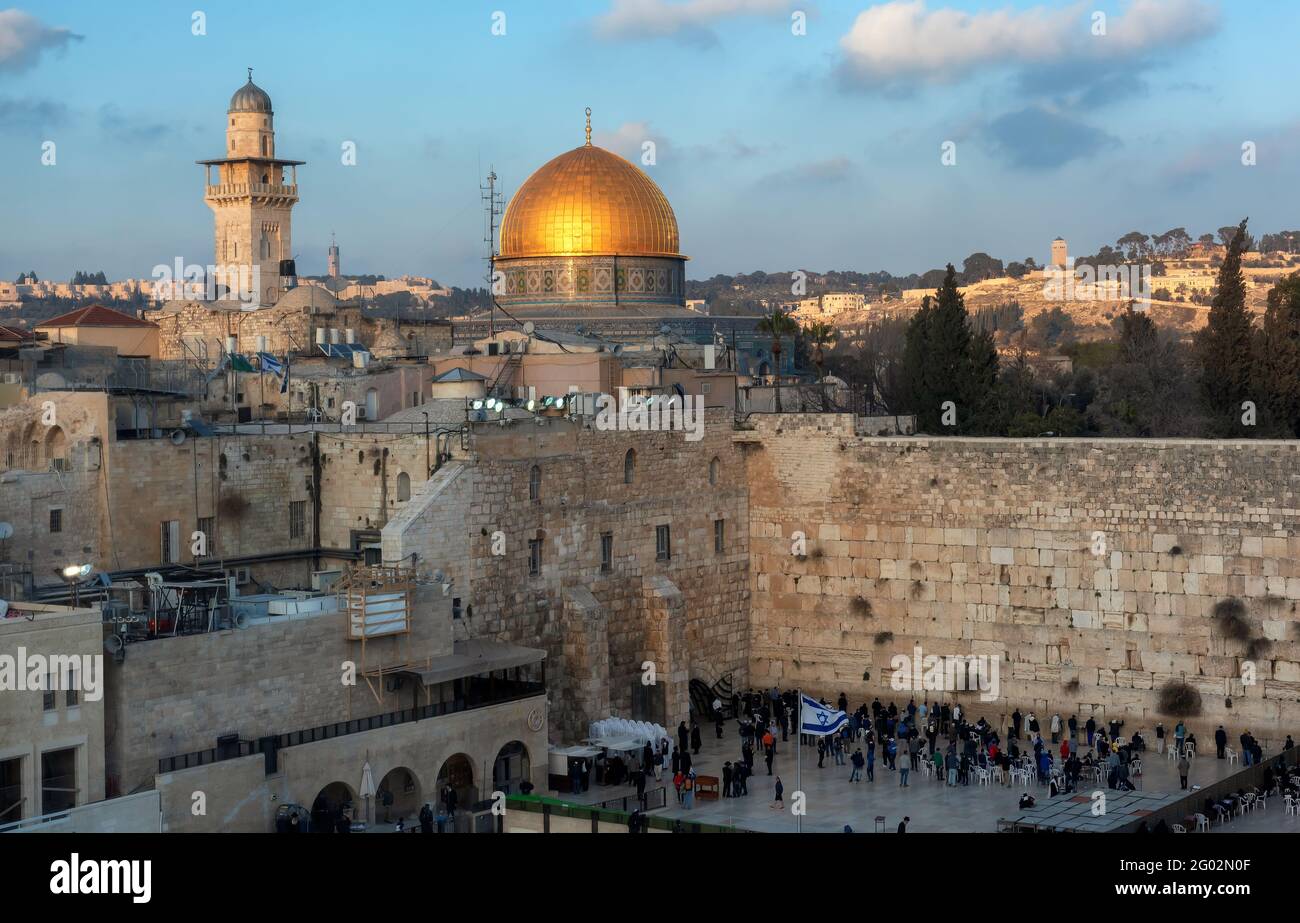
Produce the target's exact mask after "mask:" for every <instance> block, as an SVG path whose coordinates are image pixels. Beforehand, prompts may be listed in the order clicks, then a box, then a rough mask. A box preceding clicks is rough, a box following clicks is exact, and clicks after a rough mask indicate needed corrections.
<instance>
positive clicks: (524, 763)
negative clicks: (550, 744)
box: [492, 740, 532, 795]
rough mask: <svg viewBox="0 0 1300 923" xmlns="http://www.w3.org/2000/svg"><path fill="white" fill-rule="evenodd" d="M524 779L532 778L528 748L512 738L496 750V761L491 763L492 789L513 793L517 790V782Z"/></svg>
mask: <svg viewBox="0 0 1300 923" xmlns="http://www.w3.org/2000/svg"><path fill="white" fill-rule="evenodd" d="M526 779H527V780H529V781H531V780H532V761H531V760H529V758H528V748H527V747H525V746H524V745H523V743H522V742H520V741H518V740H512V741H510V743H508V744H506V745H505V746H504V747H502V748H501V749H500V750H499V751H498V752H497V761H496V762H495V763H493V764H492V790H493V791H495V792H505V793H506V794H507V795H509V794H514V793H517V792H518V791H519V783H520V782H523V781H524V780H526Z"/></svg>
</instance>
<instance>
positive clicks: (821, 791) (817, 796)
mask: <svg viewBox="0 0 1300 923" xmlns="http://www.w3.org/2000/svg"><path fill="white" fill-rule="evenodd" d="M704 730H705V735H704V740H703V743H704V746H703V748H702V749H701V751H700V754H699V756H698V757H696V758H695V763H694V765H695V769H696V772H697V773H698V774H700V775H716V776H719V777H721V775H722V763H723V761H724V760H727V759H731V760H733V761H734V759H736V758H738V757H739V755H740V736H739V733H738V731H737V729H736V724H735V722H728V723H727V725H726V727H725V731H724V735H725V736H724V738H723V740H721V741H719V740H716V739H715V738H714V729H713V726H712V725H709V726H707V727H706V728H705V729H704ZM795 746H796V744H795V741H794V739H793V738H791V740H789V741H786V742H784V743H782V742H781V741H778V742H777V755H776V759H775V760H774V761H773V764H772V771H773V775H772V776H771V777H769V776H768V775H767V767H766V766H765V765H764V763H763V760H762V759H761V758H756V759H755V761H754V770H755V775H754V776H752V777H751V778H750V780H749V795H748V796H747V797H741V798H719V799H717V800H716V801H712V800H709V801H703V800H700V799H699V798H696V801H695V808H694V809H693V810H690V811H688V810H686V809H685V808H684V807H681V806H679V805H678V804H677V799H676V794H675V793H674V791H673V786H672V780H671V778H669V777H665V778H664V779H663V780H662V781H660V782H657V783H656V782H654V781H653V780H651V781H650V784H649V785H648V786H647V789H648V790H652V789H654V788H656V787H658V786H660V785H662V786H664V787H666V788H667V789H668V808H667V809H665V810H663V811H656V812H654V813H656V814H658V815H660V816H667V817H681V818H683V819H684V820H693V821H700V822H704V823H711V824H720V825H724V826H735V827H737V828H741V829H746V830H755V831H762V832H769V833H793V832H794V831H795V818H794V817H793V816H792V815H791V813H790V803H791V797H792V795H793V793H794V791H795V789H796V787H797V786H796V784H795V775H796V773H795ZM900 765H901V763H900ZM851 769H852V767H851V766H850V765H848V764H847V757H846V764H845V765H844V766H835V765H834V764H833V761H832V760H831V758H830V757H829V756H828V757H827V758H826V760H825V765H824V767H823V768H821V769H818V768H817V751H816V750H815V749H814V748H812V747H806V748H805V749H804V754H803V790H804V792H805V793H806V794H807V811H808V813H807V814H806V815H805V816H804V818H803V824H802V828H803V830H804V831H805V832H819V833H840V832H842V831H843V829H844V825H845V824H849V825H850V826H852V827H853V830H854V832H855V833H870V832H872V830H873V828H874V819H875V817H876V816H877V815H883V816H884V817H885V822H884V828H885V831H886V832H888V833H893V832H894V831H895V830H896V829H897V828H898V822H899V821H900V820H902V818H903V816H904V815H907V816H910V817H911V818H912V820H911V822H910V823H909V824H908V831H909V832H912V833H993V832H996V830H997V822H998V819H999V818H1001V817H1012V816H1015V815H1016V814H1018V813H1019V808H1018V802H1019V799H1020V795H1021V793H1022V792H1023V791H1024V790H1025V789H1024V787H1023V786H1021V787H1019V788H1011V787H1008V786H1000V785H997V784H996V783H995V784H994V785H992V786H991V787H988V786H977V785H975V784H974V782H973V781H972V784H970V785H969V786H957V787H955V788H950V787H949V786H947V785H946V784H940V783H939V782H937V781H935V778H934V777H933V775H932V776H931V777H930V778H928V779H927V778H926V777H925V776H924V775H923V774H922V773H921V772H920V771H919V770H918V771H913V772H912V773H911V774H910V777H909V779H908V787H907V788H902V787H901V786H900V785H899V775H898V773H897V772H890V771H889V770H888V769H886V768H885V766H884V763H883V762H882V761H881V760H880V759H877V760H876V778H875V781H874V782H868V781H866V780H865V775H866V773H865V770H864V772H863V776H864V780H863V781H862V782H854V783H850V782H849V781H848V779H849V772H850V771H851ZM1231 769H1232V771H1235V769H1236V767H1231ZM1229 774H1230V767H1229V766H1228V765H1227V762H1226V761H1224V760H1218V759H1215V758H1214V757H1213V756H1212V755H1211V756H1210V757H1208V758H1206V757H1198V758H1197V759H1196V760H1195V761H1194V762H1193V764H1192V770H1191V775H1190V779H1189V781H1190V784H1192V785H1196V784H1198V783H1199V784H1202V785H1205V784H1208V783H1210V782H1213V781H1217V780H1218V779H1221V778H1223V777H1224V776H1227V775H1229ZM777 775H779V776H780V777H781V781H782V783H783V784H784V785H785V809H784V810H777V809H775V808H773V807H772V805H773V783H774V782H775V780H776V776H777ZM1137 787H1138V788H1139V789H1140V790H1143V791H1167V792H1176V791H1178V772H1177V768H1176V766H1175V763H1174V761H1172V760H1169V759H1167V758H1166V757H1165V756H1164V755H1162V754H1157V753H1156V752H1155V751H1154V750H1149V751H1147V759H1146V760H1144V766H1143V774H1142V776H1141V777H1140V778H1139V779H1138V780H1137ZM1102 788H1104V786H1102ZM1092 790H1093V789H1092V788H1090V787H1086V786H1085V787H1084V788H1082V789H1081V791H1083V792H1090V791H1092ZM631 791H632V787H631V786H624V785H619V786H596V787H595V789H594V790H593V791H589V792H586V793H584V794H583V795H582V796H580V797H579V798H573V799H570V796H568V795H559V796H558V797H562V798H565V799H566V800H573V801H575V802H581V803H594V802H598V801H604V800H607V799H610V798H616V797H622V796H623V795H625V794H628V793H629V792H631ZM1029 791H1030V792H1031V794H1033V795H1034V797H1035V798H1037V799H1038V802H1039V804H1041V803H1042V801H1043V799H1045V798H1046V797H1047V789H1046V788H1045V787H1041V786H1039V785H1038V784H1037V783H1033V784H1031V786H1030V788H1029ZM1227 829H1228V830H1229V831H1231V832H1245V831H1278V830H1300V818H1297V817H1294V816H1292V817H1286V816H1285V814H1284V812H1283V809H1282V801H1281V799H1280V798H1277V799H1269V803H1268V808H1267V810H1266V811H1259V812H1254V813H1253V814H1250V815H1247V816H1246V817H1244V818H1240V819H1238V820H1237V821H1234V822H1233V823H1232V824H1231V825H1229V827H1228V828H1227Z"/></svg>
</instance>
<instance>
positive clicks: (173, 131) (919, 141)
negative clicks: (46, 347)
mask: <svg viewBox="0 0 1300 923" xmlns="http://www.w3.org/2000/svg"><path fill="white" fill-rule="evenodd" d="M0 2H3V0H0ZM196 9H197V10H200V11H202V13H203V14H204V17H205V21H204V22H203V23H202V24H201V25H202V26H203V27H204V28H203V29H197V28H196V26H195V23H194V21H193V18H192V16H193V13H194V11H195V10H196ZM1099 12H1100V13H1102V14H1104V17H1103V18H1098V13H1099ZM502 16H504V19H502ZM502 26H504V33H505V34H503V35H502V34H494V30H495V31H496V32H500V31H501V29H502ZM801 26H802V28H801ZM195 31H203V32H205V34H198V35H196V34H194V32H195ZM798 33H802V34H798ZM1298 34H1300V4H1297V3H1295V2H1293V0H1251V2H1248V3H1247V2H1239V0H1235V2H1215V0H1127V2H1125V0H1120V2H1101V0H1089V2H1085V3H1072V2H1039V3H1035V2H1003V3H997V4H994V3H979V2H965V0H898V2H888V3H877V4H874V5H873V4H869V3H865V2H850V0H819V2H817V3H815V4H814V3H800V2H797V0H796V2H793V3H792V2H788V0H564V2H558V0H555V2H544V0H491V2H488V3H483V4H480V3H476V2H470V0H458V2H456V3H454V4H451V3H428V2H427V0H426V2H411V3H405V2H392V0H380V2H373V3H356V2H322V0H313V2H310V3H308V2H302V3H298V2H283V3H275V4H253V3H248V2H242V0H241V2H235V0H222V2H206V0H191V2H187V3H184V4H180V3H175V2H170V3H169V2H149V0H133V2H131V3H126V4H124V3H102V2H98V0H96V2H91V0H79V2H62V0H41V3H40V4H39V5H29V6H26V7H19V8H16V9H8V10H5V9H2V8H0V277H3V278H6V279H12V278H14V277H15V276H16V275H17V274H18V273H19V272H20V271H22V270H26V269H35V270H36V271H37V272H38V273H39V274H40V275H41V276H42V277H45V278H68V277H69V276H70V275H71V274H72V272H73V271H74V270H75V269H88V270H97V269H103V270H104V271H105V272H107V273H108V274H109V276H110V277H116V278H121V277H127V276H136V277H141V276H144V277H147V276H148V275H149V272H150V270H151V268H152V267H153V266H154V265H156V264H159V263H172V262H173V261H174V260H175V259H176V258H177V257H178V256H179V257H182V258H183V259H185V260H187V261H190V262H201V263H207V262H209V261H210V260H211V258H212V245H211V217H210V213H209V211H208V210H207V208H206V207H205V206H204V205H203V201H202V172H201V169H200V168H199V167H198V166H196V165H195V164H194V161H195V160H197V159H200V158H206V157H215V156H219V155H220V154H221V152H222V147H223V143H224V135H223V126H224V112H225V109H226V107H227V104H228V101H229V97H230V94H231V93H232V92H234V90H236V89H237V88H238V87H239V86H240V85H241V84H242V83H243V82H244V79H245V68H246V67H249V66H251V67H253V68H255V73H254V79H255V80H256V81H257V83H258V84H259V85H260V86H262V87H263V88H264V89H266V90H267V91H268V92H269V93H270V94H271V97H272V99H273V101H274V105H275V112H276V127H277V146H278V152H279V154H280V155H281V156H285V157H290V158H296V159H300V160H306V161H308V163H307V166H305V167H302V168H300V169H299V174H298V175H299V186H300V194H301V196H302V201H301V202H300V203H299V205H298V206H297V208H296V210H295V213H294V249H295V251H297V255H298V258H299V271H300V272H304V273H318V272H322V271H323V269H324V265H325V248H326V246H327V245H328V243H329V238H330V232H331V231H335V232H336V233H337V234H338V238H339V244H340V246H341V247H342V250H343V263H344V270H345V271H347V272H374V273H386V274H388V275H390V276H391V275H398V274H401V273H418V274H425V275H433V276H435V277H436V278H438V279H440V280H442V281H443V282H446V283H449V284H458V285H472V284H476V283H477V282H478V280H479V279H480V278H481V275H482V271H483V264H482V259H481V258H482V256H483V254H484V246H485V245H484V244H483V240H482V238H483V216H482V210H481V204H480V201H479V189H478V186H479V182H480V179H481V177H482V176H483V174H485V173H486V172H487V170H488V168H489V167H494V168H495V170H496V172H497V174H498V175H499V176H500V177H501V181H502V183H503V184H504V186H505V189H506V191H507V194H508V193H509V192H510V191H512V190H513V189H515V188H517V187H518V186H519V184H520V183H522V182H523V180H524V179H525V178H526V177H527V175H528V174H529V173H530V172H531V171H532V170H533V169H535V168H536V167H538V166H540V165H541V164H542V163H544V162H545V161H546V160H548V159H550V158H551V157H553V156H555V155H556V154H559V153H561V152H563V151H565V150H568V149H570V148H572V147H575V146H576V145H578V144H580V143H581V142H582V137H583V134H582V132H583V108H584V107H586V106H591V107H592V109H593V110H594V116H593V121H594V126H595V136H596V137H595V140H596V143H598V144H601V145H603V146H606V147H609V148H611V149H613V150H616V151H618V152H619V153H622V154H624V156H628V157H630V158H635V159H636V160H638V161H639V160H640V155H641V152H642V150H643V144H644V143H645V142H646V141H653V142H654V145H655V155H656V163H655V164H654V165H653V166H648V167H646V169H647V171H648V172H649V173H650V175H651V176H652V177H653V178H654V179H655V180H656V181H657V182H658V183H659V184H660V186H662V187H663V189H664V191H665V192H666V193H667V194H668V196H669V198H670V200H671V201H672V203H673V205H674V208H675V210H676V212H677V217H678V221H679V223H680V225H681V232H682V246H683V249H684V250H685V252H686V253H687V254H688V255H689V256H691V257H692V263H691V264H690V267H689V268H690V273H691V275H692V277H695V278H700V277H705V276H709V275H712V274H714V273H718V272H726V273H735V272H743V271H750V270H754V269H767V270H777V269H785V268H791V267H795V266H799V267H804V268H808V269H813V270H824V269H856V270H861V271H871V270H876V269H888V270H890V271H892V272H896V273H906V272H912V271H923V270H925V269H928V268H931V267H933V266H937V265H941V264H942V263H944V262H946V261H949V260H952V261H955V262H959V261H960V260H961V259H962V258H963V257H965V256H966V255H968V254H969V253H971V252H972V251H974V250H987V251H989V252H990V253H992V254H994V255H995V256H998V257H1001V258H1003V259H1023V258H1024V257H1026V256H1031V255H1032V256H1034V257H1035V258H1037V259H1039V260H1042V259H1044V258H1045V257H1046V256H1047V248H1048V241H1049V240H1050V239H1051V238H1052V237H1054V236H1056V235H1057V234H1060V235H1062V236H1064V237H1066V238H1067V239H1068V240H1069V241H1070V243H1071V249H1072V250H1073V251H1076V252H1084V251H1087V252H1092V251H1094V250H1095V249H1096V248H1097V247H1098V246H1099V245H1100V244H1102V243H1106V242H1112V241H1114V240H1115V238H1117V237H1118V236H1120V235H1121V234H1123V233H1125V232H1126V231H1129V230H1133V229H1135V228H1136V229H1140V230H1143V231H1148V232H1159V231H1164V230H1167V229H1169V228H1171V227H1175V226H1180V225H1181V226H1186V227H1187V229H1188V230H1189V231H1190V232H1191V233H1192V234H1193V236H1196V235H1198V234H1200V233H1203V232H1205V231H1208V230H1214V229H1216V228H1218V227H1220V226H1221V225H1225V224H1229V223H1236V222H1237V221H1238V220H1239V219H1240V218H1241V217H1243V216H1246V215H1249V216H1250V218H1251V227H1252V229H1253V230H1255V231H1256V232H1264V231H1271V230H1279V229H1282V228H1294V227H1296V226H1297V225H1300V112H1298V111H1297V109H1296V106H1295V105H1294V101H1295V99H1296V94H1297V85H1298V84H1297V78H1296V73H1295V56H1296V50H1295V36H1296V35H1298ZM348 141H351V142H354V143H355V145H356V148H357V163H356V165H355V166H345V165H344V164H343V163H342V162H341V156H340V154H341V146H342V145H343V143H344V142H348ZM48 142H53V143H54V148H53V153H54V156H55V163H54V165H52V166H47V165H44V164H43V163H42V155H43V152H44V151H47V150H48V147H47V144H48ZM949 142H950V143H951V144H952V145H953V147H952V148H951V150H953V151H955V161H956V162H955V164H952V165H945V164H944V163H943V158H942V155H943V151H944V145H945V144H946V143H949ZM1247 142H1252V143H1253V145H1254V149H1255V151H1256V163H1255V165H1253V166H1246V165H1243V163H1242V146H1243V144H1246V143H1247ZM46 159H48V157H47V158H46Z"/></svg>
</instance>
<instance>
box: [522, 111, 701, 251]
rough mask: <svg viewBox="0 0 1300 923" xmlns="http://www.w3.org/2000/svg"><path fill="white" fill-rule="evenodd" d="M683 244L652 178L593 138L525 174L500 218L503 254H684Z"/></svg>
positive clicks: (667, 207)
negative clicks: (521, 183) (680, 247)
mask: <svg viewBox="0 0 1300 923" xmlns="http://www.w3.org/2000/svg"><path fill="white" fill-rule="evenodd" d="M588 130H590V129H588ZM678 247H679V242H678V237H677V218H676V216H675V215H674V214H673V208H672V206H671V205H669V204H668V199H667V197H666V196H665V195H664V194H663V192H661V191H660V189H659V187H658V186H656V185H655V183H654V180H652V179H650V177H648V176H646V175H645V173H643V172H642V171H641V170H639V169H637V168H636V167H635V166H633V165H632V164H630V163H628V162H627V161H626V160H624V159H623V158H622V157H619V156H618V155H617V154H613V153H610V152H609V151H607V150H605V149H604V148H599V147H594V146H592V144H591V141H590V140H588V142H587V143H586V144H585V145H583V146H582V147H578V148H574V149H573V150H571V151H569V152H568V153H566V154H561V155H560V156H559V157H556V158H555V159H554V160H552V161H550V162H549V163H547V164H545V165H543V166H542V167H541V168H540V169H538V170H537V171H536V172H535V173H533V175H532V176H530V177H528V179H527V180H525V181H524V184H523V185H522V186H520V187H519V191H518V192H516V193H515V194H514V197H513V198H511V200H510V205H509V206H508V207H507V208H506V213H505V217H504V218H503V219H502V221H501V256H502V257H523V256H601V255H611V254H617V255H619V256H624V255H634V256H671V257H678V258H680V257H681V254H680V253H678V252H677V251H678Z"/></svg>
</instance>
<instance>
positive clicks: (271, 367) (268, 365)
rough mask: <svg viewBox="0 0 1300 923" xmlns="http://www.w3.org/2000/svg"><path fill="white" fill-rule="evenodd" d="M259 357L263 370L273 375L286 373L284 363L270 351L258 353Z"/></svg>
mask: <svg viewBox="0 0 1300 923" xmlns="http://www.w3.org/2000/svg"><path fill="white" fill-rule="evenodd" d="M257 358H258V359H259V360H260V361H259V365H261V367H262V371H263V372H270V373H271V374H272V375H276V376H282V375H284V363H283V362H281V361H280V360H279V359H277V358H275V356H273V355H271V354H270V353H258V354H257Z"/></svg>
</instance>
